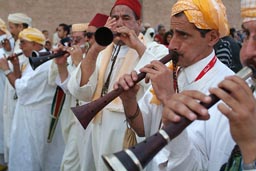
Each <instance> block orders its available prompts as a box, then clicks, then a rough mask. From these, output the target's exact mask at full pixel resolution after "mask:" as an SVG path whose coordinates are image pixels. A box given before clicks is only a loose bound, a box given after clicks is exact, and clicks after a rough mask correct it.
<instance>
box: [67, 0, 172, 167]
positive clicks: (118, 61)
mask: <svg viewBox="0 0 256 171" xmlns="http://www.w3.org/2000/svg"><path fill="white" fill-rule="evenodd" d="M105 26H107V27H108V28H110V29H111V31H112V32H113V33H118V34H117V35H118V36H115V37H114V40H113V42H112V43H111V44H110V45H108V46H106V47H105V46H101V45H99V44H98V43H94V44H93V45H92V46H91V47H90V49H89V51H88V53H87V55H86V58H84V59H83V60H82V62H81V63H80V65H79V66H78V68H77V69H76V70H75V71H74V73H72V76H71V78H70V81H69V83H68V89H69V91H70V92H71V94H72V95H73V96H75V97H76V98H77V99H79V100H83V101H87V102H90V101H93V100H96V99H98V98H100V97H101V96H104V95H105V94H107V93H108V92H110V91H112V90H113V85H114V83H115V82H116V81H118V79H119V78H120V77H121V76H122V75H123V74H128V73H131V72H132V71H133V70H136V71H137V72H139V69H140V68H142V67H143V66H145V65H146V64H149V63H150V62H151V61H152V60H158V59H160V58H161V57H163V56H165V55H166V54H168V49H167V48H166V47H164V46H162V45H159V44H157V43H155V42H154V43H151V44H147V46H146V42H144V41H143V35H142V34H141V33H140V28H141V4H140V2H139V1H138V0H117V1H116V2H115V3H114V5H113V7H112V8H111V11H110V18H109V19H108V21H107V23H106V24H105ZM95 37H96V36H95ZM139 87H140V89H139V90H138V91H139V93H138V96H137V97H136V98H137V99H138V100H139V99H140V98H141V97H142V95H143V94H144V92H145V91H146V90H147V89H148V87H149V85H148V84H145V82H144V81H141V82H140V83H139ZM136 111H137V109H136V108H134V111H133V112H134V115H133V117H131V118H126V117H125V114H124V113H125V111H124V109H123V105H122V102H121V99H119V98H116V99H114V100H113V101H112V102H110V103H109V104H108V105H107V106H106V107H104V108H103V109H102V110H101V111H100V112H99V113H97V114H95V117H94V118H93V120H92V121H91V122H90V124H89V126H88V127H87V128H86V131H85V132H87V133H88V131H90V136H87V137H86V138H85V141H84V149H83V153H84V155H83V158H82V159H81V169H82V170H97V171H105V170H108V169H107V166H106V165H105V164H104V162H103V160H102V158H101V156H102V155H103V154H109V153H114V152H116V151H118V150H121V149H123V148H127V147H128V146H130V145H133V144H132V143H136V136H135V134H134V132H133V131H132V130H131V129H127V125H128V124H129V123H130V122H132V121H133V119H134V118H136V117H137V112H136ZM124 121H126V122H124ZM128 122H129V123H128ZM129 135H130V136H129ZM127 137H130V138H131V139H129V138H127Z"/></svg>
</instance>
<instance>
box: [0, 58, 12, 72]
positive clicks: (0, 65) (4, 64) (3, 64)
mask: <svg viewBox="0 0 256 171" xmlns="http://www.w3.org/2000/svg"><path fill="white" fill-rule="evenodd" d="M0 69H1V70H3V71H6V70H9V69H10V68H9V65H8V61H7V59H6V58H5V57H4V58H0Z"/></svg>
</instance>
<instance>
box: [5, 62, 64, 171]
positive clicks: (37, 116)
mask: <svg viewBox="0 0 256 171" xmlns="http://www.w3.org/2000/svg"><path fill="white" fill-rule="evenodd" d="M49 67H50V61H48V62H46V63H44V64H42V65H41V66H39V67H38V68H37V69H36V70H35V71H33V70H32V68H31V66H30V65H27V67H26V69H25V71H24V72H23V75H22V77H21V78H20V79H17V80H16V81H15V88H16V91H17V95H18V97H19V98H18V101H17V106H16V109H15V114H14V118H13V125H12V132H11V142H10V156H9V170H10V171H15V170H17V171H20V170H24V171H44V170H47V171H56V170H59V169H60V163H61V158H62V155H63V151H64V141H63V137H62V134H61V133H60V131H61V130H60V129H61V128H60V125H57V128H56V132H58V133H56V134H55V136H54V137H53V141H52V142H51V143H47V133H48V129H49V123H50V119H51V118H50V112H51V104H52V100H53V96H54V92H55V88H56V86H55V85H50V84H49V80H48V76H49V75H48V74H49Z"/></svg>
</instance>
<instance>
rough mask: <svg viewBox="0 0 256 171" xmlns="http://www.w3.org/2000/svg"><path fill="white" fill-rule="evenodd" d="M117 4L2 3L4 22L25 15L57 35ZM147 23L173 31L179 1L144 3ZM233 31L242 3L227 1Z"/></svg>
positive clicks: (73, 0)
mask: <svg viewBox="0 0 256 171" xmlns="http://www.w3.org/2000/svg"><path fill="white" fill-rule="evenodd" d="M114 2H115V0H0V18H2V19H3V20H4V21H6V20H7V16H8V14H9V13H14V12H23V13H26V14H27V15H29V16H30V17H32V19H33V26H34V27H36V28H39V29H40V30H43V29H47V30H49V31H50V34H51V33H53V32H54V30H55V28H56V27H57V25H58V24H59V23H67V24H72V23H80V22H88V21H90V19H91V18H92V17H93V16H94V15H95V14H96V13H97V12H101V13H105V14H109V11H110V9H111V7H112V5H113V3H114ZM141 2H142V4H143V21H144V22H148V23H150V24H151V25H152V26H153V27H155V28H156V26H157V25H158V24H160V23H161V24H164V25H165V26H166V28H167V29H168V28H169V15H170V10H171V6H172V5H173V3H174V2H176V0H141ZM223 3H224V4H225V6H226V7H227V15H228V19H229V23H230V26H231V27H235V28H237V29H240V25H241V19H240V0H223Z"/></svg>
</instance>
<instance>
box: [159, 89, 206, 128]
mask: <svg viewBox="0 0 256 171" xmlns="http://www.w3.org/2000/svg"><path fill="white" fill-rule="evenodd" d="M210 101H211V98H210V97H208V96H206V95H205V94H203V93H201V92H199V91H195V90H185V91H182V92H181V93H175V94H174V95H172V96H169V97H168V98H167V99H166V100H165V103H164V109H163V116H162V121H163V124H164V125H168V124H169V123H170V122H178V121H180V116H184V117H186V118H188V119H189V120H191V121H193V120H196V119H201V120H207V119H209V118H210V115H209V114H208V110H207V109H206V108H205V107H204V106H202V105H201V104H200V103H199V102H204V103H209V102H210Z"/></svg>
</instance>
